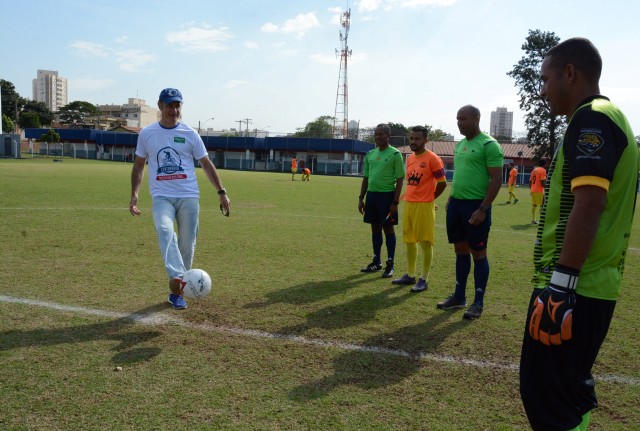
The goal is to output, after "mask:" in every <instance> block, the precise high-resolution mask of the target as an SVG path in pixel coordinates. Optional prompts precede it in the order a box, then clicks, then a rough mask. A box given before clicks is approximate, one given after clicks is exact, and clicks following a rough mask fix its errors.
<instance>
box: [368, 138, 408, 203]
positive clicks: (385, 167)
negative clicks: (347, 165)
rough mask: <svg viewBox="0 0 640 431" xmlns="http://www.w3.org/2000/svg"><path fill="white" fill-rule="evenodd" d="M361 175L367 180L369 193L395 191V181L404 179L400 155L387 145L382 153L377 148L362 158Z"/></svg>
mask: <svg viewBox="0 0 640 431" xmlns="http://www.w3.org/2000/svg"><path fill="white" fill-rule="evenodd" d="M362 175H363V176H365V177H367V178H368V182H369V185H368V188H367V191H369V192H392V191H395V189H396V180H397V179H398V178H404V160H402V153H401V152H400V151H399V150H398V149H397V148H395V147H392V146H391V145H389V146H388V147H387V148H385V150H384V151H380V150H379V149H378V147H376V148H374V149H373V150H370V151H369V152H368V153H367V154H366V155H365V156H364V166H363V171H362Z"/></svg>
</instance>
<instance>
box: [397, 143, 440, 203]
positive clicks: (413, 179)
mask: <svg viewBox="0 0 640 431" xmlns="http://www.w3.org/2000/svg"><path fill="white" fill-rule="evenodd" d="M406 178H407V186H406V189H405V194H404V200H405V201H407V202H433V200H434V199H435V191H436V183H438V182H441V181H446V180H447V179H446V177H445V172H444V164H443V163H442V159H440V157H438V155H437V154H436V153H434V152H432V151H429V150H427V151H425V152H424V153H422V154H416V153H413V154H410V155H409V157H408V158H407V174H406Z"/></svg>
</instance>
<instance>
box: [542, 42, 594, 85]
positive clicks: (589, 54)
mask: <svg viewBox="0 0 640 431" xmlns="http://www.w3.org/2000/svg"><path fill="white" fill-rule="evenodd" d="M545 57H549V58H550V61H549V65H550V66H551V68H552V69H556V70H561V69H563V68H564V67H565V66H566V65H567V64H572V65H573V67H575V68H576V70H579V71H580V72H581V73H582V74H584V76H585V77H586V78H587V79H588V80H589V82H591V83H592V84H597V83H598V81H600V74H601V73H602V57H600V52H599V51H598V48H596V47H595V45H594V44H593V43H591V41H590V40H589V39H585V38H583V37H574V38H571V39H567V40H565V41H563V42H560V43H559V44H557V45H556V46H554V47H553V48H551V49H550V50H549V51H547V53H546V54H545Z"/></svg>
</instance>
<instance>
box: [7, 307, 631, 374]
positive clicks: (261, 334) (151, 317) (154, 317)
mask: <svg viewBox="0 0 640 431" xmlns="http://www.w3.org/2000/svg"><path fill="white" fill-rule="evenodd" d="M0 302H4V303H12V304H23V305H31V306H36V307H43V308H48V309H50V310H59V311H66V312H71V313H77V314H88V315H92V316H99V317H107V318H111V319H126V320H131V321H133V322H135V323H139V324H142V325H147V326H161V325H177V326H181V327H184V328H188V329H194V330H198V331H203V332H218V333H222V334H233V335H240V336H246V337H253V338H265V339H274V340H285V341H289V342H293V343H297V344H303V345H309V346H315V347H324V348H338V349H342V350H347V351H358V352H367V353H375V354H383V355H393V356H401V357H405V358H409V359H416V360H420V359H422V360H427V361H432V362H439V363H447V364H457V365H464V366H468V367H474V368H482V369H492V370H496V369H497V370H503V371H512V372H517V371H518V365H516V364H509V363H506V362H492V361H480V360H475V359H467V358H461V357H455V356H447V355H435V354H432V353H425V352H420V353H418V354H413V353H409V352H407V351H404V350H398V349H389V348H386V347H376V346H362V345H358V344H351V343H342V342H336V341H324V340H320V339H317V338H307V337H302V336H299V335H287V334H274V333H270V332H265V331H260V330H256V329H242V328H232V327H228V326H216V325H207V324H204V323H190V322H186V321H184V320H182V319H179V318H177V317H174V316H169V315H167V314H165V313H154V314H138V313H121V312H117V311H108V310H100V309H96V308H87V307H78V306H73V305H65V304H57V303H55V302H46V301H38V300H34V299H27V298H16V297H12V296H6V295H0ZM596 379H597V380H600V381H604V382H609V383H621V384H625V385H631V386H640V379H637V378H635V377H628V376H617V375H611V374H605V375H600V376H596Z"/></svg>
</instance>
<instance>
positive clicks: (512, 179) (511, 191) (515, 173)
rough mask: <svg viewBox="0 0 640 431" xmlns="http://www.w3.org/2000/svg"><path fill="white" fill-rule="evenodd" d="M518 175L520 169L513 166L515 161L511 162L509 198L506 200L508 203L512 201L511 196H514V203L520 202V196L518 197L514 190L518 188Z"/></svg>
mask: <svg viewBox="0 0 640 431" xmlns="http://www.w3.org/2000/svg"><path fill="white" fill-rule="evenodd" d="M517 176H518V170H517V169H516V168H515V166H513V163H509V183H508V190H509V200H508V201H507V202H506V203H508V204H510V203H511V198H513V203H514V204H517V203H518V198H517V197H516V194H515V193H514V191H515V189H516V177H517Z"/></svg>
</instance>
